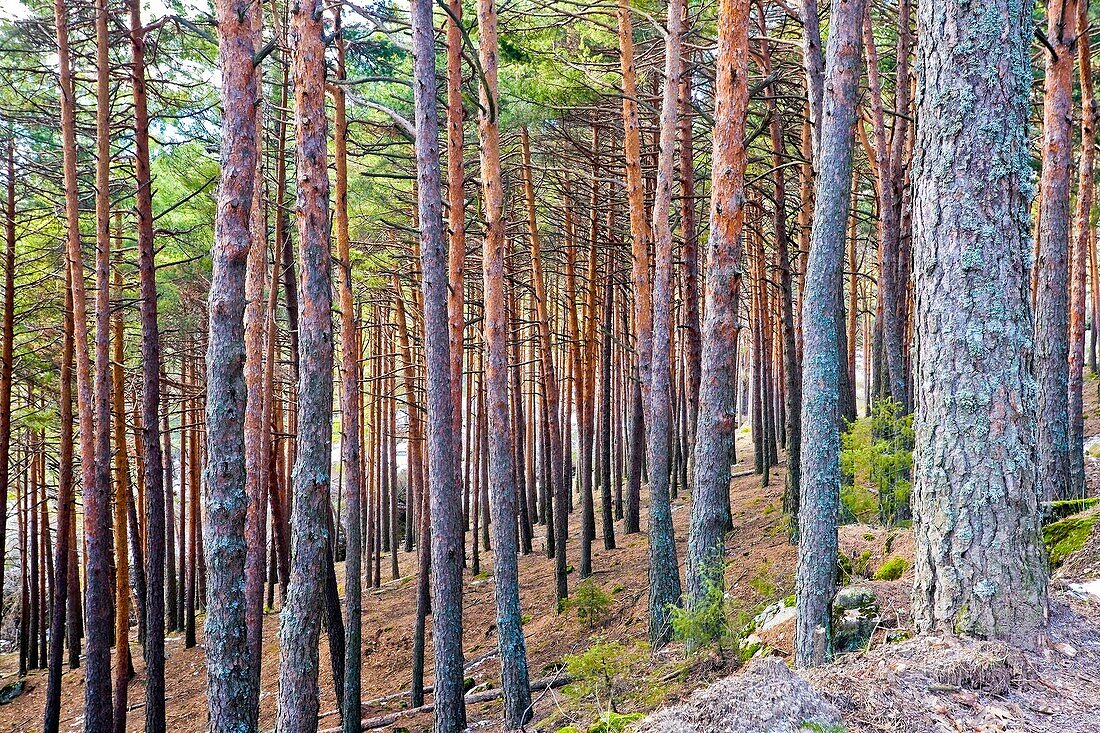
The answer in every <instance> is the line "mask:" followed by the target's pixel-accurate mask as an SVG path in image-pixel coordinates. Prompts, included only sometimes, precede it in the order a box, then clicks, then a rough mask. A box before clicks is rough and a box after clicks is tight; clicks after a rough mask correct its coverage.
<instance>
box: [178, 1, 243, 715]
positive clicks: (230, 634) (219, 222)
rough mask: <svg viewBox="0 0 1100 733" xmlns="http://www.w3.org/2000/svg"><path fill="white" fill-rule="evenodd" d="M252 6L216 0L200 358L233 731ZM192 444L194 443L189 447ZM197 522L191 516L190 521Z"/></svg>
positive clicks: (214, 589) (213, 621)
mask: <svg viewBox="0 0 1100 733" xmlns="http://www.w3.org/2000/svg"><path fill="white" fill-rule="evenodd" d="M257 12H258V10H257V8H256V6H255V5H254V4H252V3H249V2H247V1H246V0H222V1H221V2H219V3H218V4H217V14H218V57H219V60H220V62H221V69H222V90H221V97H222V108H223V110H224V112H223V117H222V130H221V152H222V155H221V182H220V185H219V188H218V212H217V218H216V219H215V222H214V247H213V253H212V254H213V273H212V275H211V285H210V303H209V310H210V332H209V340H208V345H207V356H206V365H207V374H206V382H207V386H206V391H207V400H206V467H205V482H206V516H205V517H204V522H203V527H204V532H203V534H204V537H203V550H204V553H205V557H206V565H207V567H208V568H210V575H209V579H208V582H209V586H208V592H209V603H208V604H207V614H206V622H205V625H204V633H205V637H206V639H205V641H206V669H207V675H208V676H209V685H208V688H207V697H208V699H209V705H210V728H211V730H214V731H231V732H233V733H236V732H237V731H241V732H244V731H248V730H250V729H251V728H252V727H254V725H255V723H254V722H253V723H250V721H249V700H250V699H251V697H252V695H251V692H250V676H249V667H250V665H249V663H248V648H247V644H246V637H247V632H246V612H245V611H246V602H245V552H246V545H245V515H246V512H247V497H246V494H245V442H244V426H245V399H246V391H245V378H244V338H245V333H244V310H245V274H246V266H247V260H248V252H249V249H250V248H251V246H252V233H251V228H250V217H251V213H252V200H253V195H254V194H255V180H256V158H257V140H256V95H257V90H256V72H255V69H254V68H253V65H252V56H253V54H254V53H255V51H256V49H257V48H258V47H259V45H260V44H259V40H260V39H259V23H258V21H257V20H256V19H255V18H254V17H253V15H254V14H255V13H257ZM197 448H198V446H197V445H196V444H195V442H192V445H191V451H192V453H193V452H194V451H195V450H197ZM188 488H189V489H190V491H191V492H192V493H194V492H195V491H197V490H198V487H197V486H194V485H191V486H189V487H188ZM197 520H198V517H197V516H194V515H192V518H191V522H192V526H194V524H195V522H196V521H197ZM189 585H193V581H189ZM189 592H191V591H190V590H189ZM189 606H190V604H189Z"/></svg>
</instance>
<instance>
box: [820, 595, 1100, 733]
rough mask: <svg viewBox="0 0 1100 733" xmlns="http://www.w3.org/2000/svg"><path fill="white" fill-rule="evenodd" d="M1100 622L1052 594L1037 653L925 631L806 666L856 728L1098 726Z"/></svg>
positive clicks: (923, 732)
mask: <svg viewBox="0 0 1100 733" xmlns="http://www.w3.org/2000/svg"><path fill="white" fill-rule="evenodd" d="M1098 670H1100V628H1098V627H1097V625H1096V619H1095V611H1094V612H1093V618H1089V617H1088V616H1085V615H1083V614H1082V613H1081V612H1080V610H1078V609H1075V608H1071V607H1070V606H1069V605H1066V604H1065V603H1063V602H1062V601H1061V600H1059V599H1052V603H1051V619H1050V629H1049V636H1048V639H1047V642H1046V644H1045V645H1044V646H1043V648H1042V649H1041V650H1039V651H1037V652H1022V651H1020V650H1017V649H1013V648H1011V647H1009V646H1007V645H1005V644H1002V643H999V642H993V641H982V640H977V639H966V638H957V637H953V636H934V635H921V636H916V637H914V638H912V639H909V640H908V641H904V642H902V643H899V644H884V645H880V646H878V647H874V648H872V649H871V650H870V651H867V652H863V653H859V654H850V655H846V656H844V657H841V658H840V659H839V660H837V661H836V662H835V663H834V664H831V665H828V666H825V667H822V668H820V669H815V670H807V671H804V672H802V673H801V674H802V676H803V677H804V678H805V679H807V680H808V681H809V682H810V683H811V684H812V685H813V686H814V688H815V689H816V690H818V691H819V692H821V693H822V695H823V696H824V697H825V698H826V699H827V700H828V701H829V702H831V703H832V704H833V705H835V706H836V707H837V708H838V709H839V710H840V711H841V714H842V715H843V718H844V722H845V724H846V726H847V729H848V731H849V732H850V733H856V732H857V731H858V732H861V733H862V732H866V733H877V732H878V731H896V732H897V733H942V732H943V731H959V732H960V733H969V732H974V733H1024V732H1025V731H1026V732H1034V733H1055V732H1069V731H1073V732H1075V733H1097V732H1098V731H1100V696H1098V695H1097V691H1098V690H1100V671H1098Z"/></svg>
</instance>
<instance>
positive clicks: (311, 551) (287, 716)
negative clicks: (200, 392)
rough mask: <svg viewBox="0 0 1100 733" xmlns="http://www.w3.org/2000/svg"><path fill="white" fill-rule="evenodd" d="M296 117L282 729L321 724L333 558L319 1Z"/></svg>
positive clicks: (311, 1)
mask: <svg viewBox="0 0 1100 733" xmlns="http://www.w3.org/2000/svg"><path fill="white" fill-rule="evenodd" d="M290 34H291V39H292V45H293V48H294V97H295V99H294V101H295V104H294V121H295V129H296V136H297V154H296V160H297V161H298V164H297V167H296V176H297V190H298V204H297V212H296V213H297V216H296V218H297V225H298V249H299V260H300V263H301V269H300V273H299V276H300V278H301V285H300V290H301V303H300V306H301V312H300V313H299V322H298V327H299V334H298V343H299V352H298V439H297V445H296V448H295V462H294V504H293V508H292V517H291V521H290V526H291V530H292V532H293V556H292V557H291V570H290V585H289V588H288V591H287V599H286V605H285V606H284V608H283V615H282V618H281V620H280V624H279V645H280V652H281V653H280V664H279V713H278V728H279V730H280V731H284V733H314V731H316V730H317V706H318V688H317V667H318V649H317V639H318V635H319V633H320V622H321V614H322V610H323V609H322V605H321V603H322V597H323V595H324V591H325V584H326V580H327V573H328V572H331V571H330V569H329V564H330V563H331V562H332V558H331V556H330V554H329V552H330V540H329V524H330V513H331V509H330V507H329V499H328V497H329V473H330V462H331V445H332V284H331V274H330V270H331V259H330V251H329V182H328V120H327V118H326V110H325V50H324V49H325V47H324V43H325V41H324V23H323V21H322V17H321V5H320V2H319V0H305V1H303V2H301V3H299V4H298V5H296V6H295V8H294V13H293V19H292V24H291V31H290Z"/></svg>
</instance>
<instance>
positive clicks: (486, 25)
mask: <svg viewBox="0 0 1100 733" xmlns="http://www.w3.org/2000/svg"><path fill="white" fill-rule="evenodd" d="M477 27H478V37H479V41H480V43H479V46H478V51H479V57H480V60H481V68H482V71H483V73H484V83H483V84H482V85H481V113H480V115H479V118H478V131H479V133H480V138H481V146H480V149H481V187H482V192H483V193H482V195H483V197H484V198H483V201H484V207H485V219H486V227H485V240H484V245H483V246H484V249H483V260H482V262H483V265H482V271H483V273H484V299H485V325H484V329H485V371H484V379H485V402H484V404H485V410H486V414H485V415H484V416H479V420H481V421H485V420H486V419H487V422H485V425H486V427H487V428H488V435H487V443H488V449H489V450H488V455H487V456H484V457H483V460H488V461H489V466H488V468H489V471H488V477H489V485H488V487H487V488H488V491H489V494H490V496H491V497H492V502H493V505H492V510H493V523H492V529H493V540H494V546H495V547H496V551H495V553H494V555H493V586H494V591H495V593H494V596H495V598H496V612H497V615H496V624H497V646H498V648H499V649H500V665H501V682H502V686H503V688H504V725H505V727H506V728H508V729H509V730H516V729H519V728H522V727H523V725H524V724H525V723H526V722H527V721H528V720H529V719H530V717H531V713H532V709H531V689H530V685H529V683H528V676H527V644H526V642H525V641H524V638H523V622H522V620H521V618H520V615H521V614H520V605H519V565H518V563H517V561H516V553H517V550H518V547H517V540H516V522H515V516H516V487H515V484H514V483H513V482H512V468H513V464H512V461H513V458H514V456H513V455H512V424H511V420H510V416H509V412H508V313H507V308H506V301H505V293H504V260H505V255H506V252H505V250H506V248H507V242H506V240H505V231H504V228H505V225H504V183H503V181H502V179H501V175H500V126H499V121H498V113H499V110H500V97H499V95H498V94H497V14H496V7H495V4H494V0H478V3H477ZM475 541H476V540H475ZM436 608H437V609H438V606H437V607H436Z"/></svg>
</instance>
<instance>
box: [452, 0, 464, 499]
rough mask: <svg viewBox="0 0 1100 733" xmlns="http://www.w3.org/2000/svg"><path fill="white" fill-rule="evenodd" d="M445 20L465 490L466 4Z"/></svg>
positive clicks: (455, 364)
mask: <svg viewBox="0 0 1100 733" xmlns="http://www.w3.org/2000/svg"><path fill="white" fill-rule="evenodd" d="M447 7H448V9H449V10H448V13H447V15H448V18H447V227H448V228H447V231H448V237H449V242H448V253H447V257H448V280H449V287H448V289H447V320H448V323H449V333H450V345H451V401H452V402H454V408H453V409H452V413H451V437H452V438H453V440H454V463H455V485H456V486H458V487H459V490H460V491H461V487H462V349H463V335H464V333H465V329H464V327H465V318H464V310H463V302H464V298H465V282H464V273H465V270H466V190H465V186H464V185H463V182H464V181H465V179H466V166H465V163H464V161H463V158H462V148H463V143H464V141H465V135H464V133H463V127H462V123H463V121H464V120H465V117H466V110H465V108H464V106H463V104H462V28H461V27H460V25H459V24H460V23H461V22H462V0H448V1H447Z"/></svg>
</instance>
